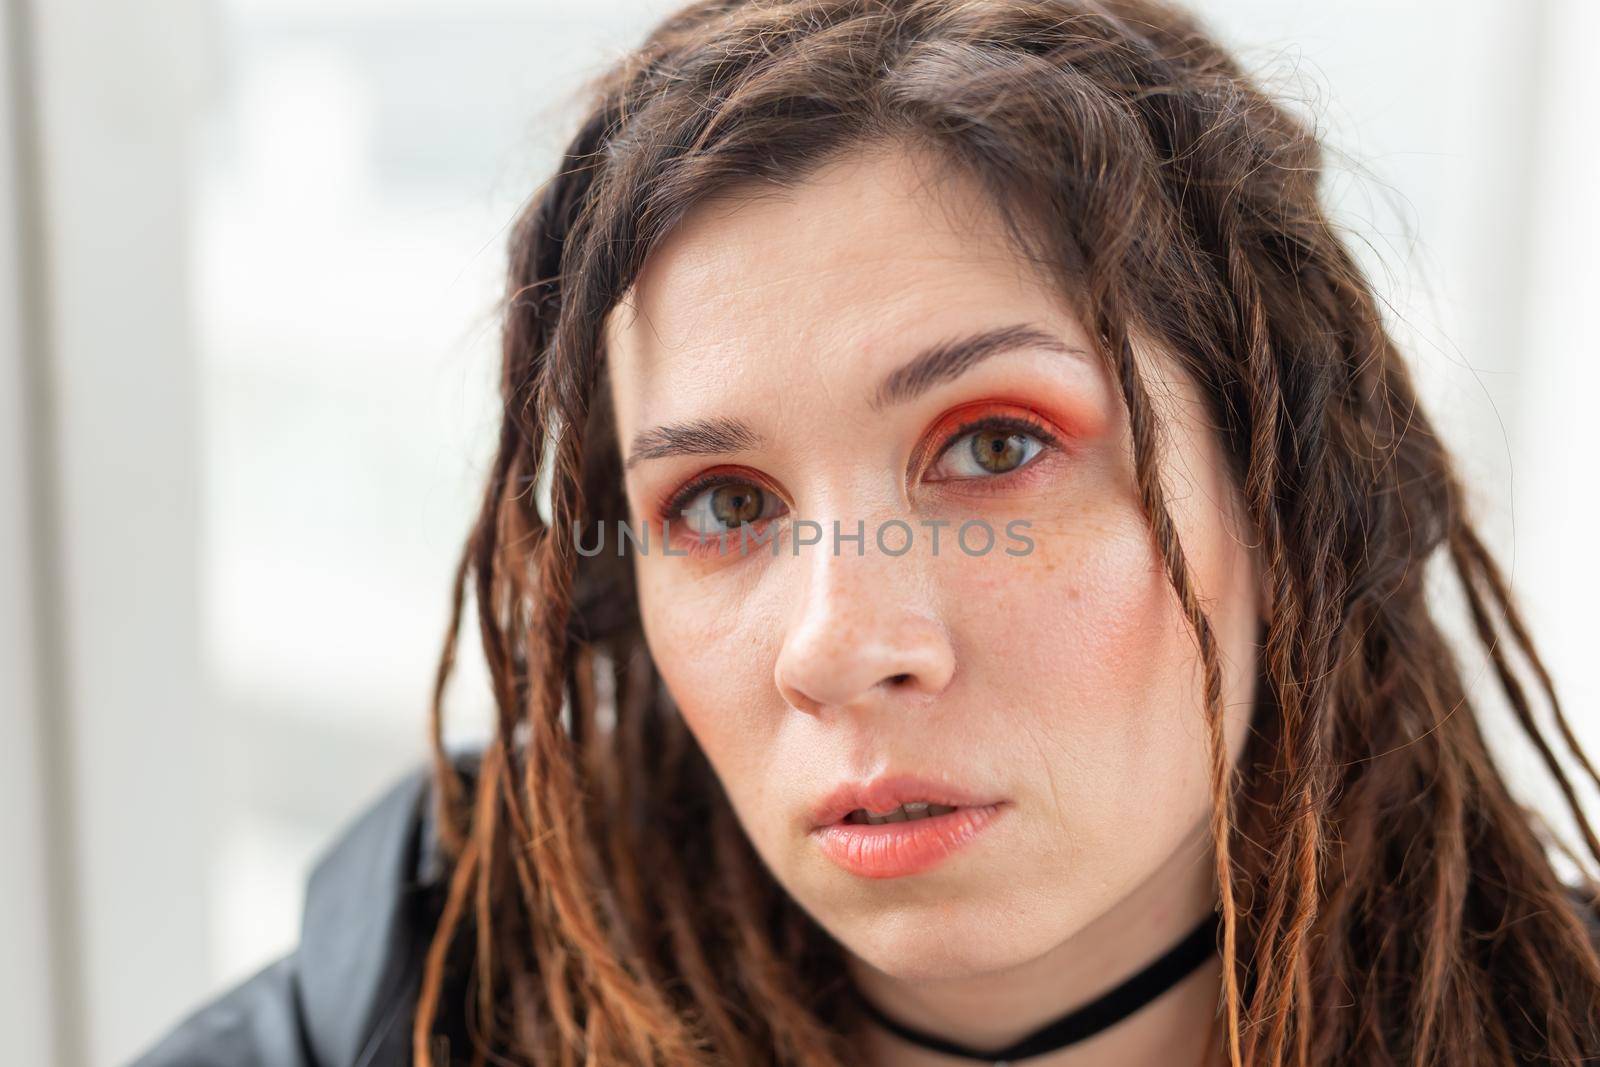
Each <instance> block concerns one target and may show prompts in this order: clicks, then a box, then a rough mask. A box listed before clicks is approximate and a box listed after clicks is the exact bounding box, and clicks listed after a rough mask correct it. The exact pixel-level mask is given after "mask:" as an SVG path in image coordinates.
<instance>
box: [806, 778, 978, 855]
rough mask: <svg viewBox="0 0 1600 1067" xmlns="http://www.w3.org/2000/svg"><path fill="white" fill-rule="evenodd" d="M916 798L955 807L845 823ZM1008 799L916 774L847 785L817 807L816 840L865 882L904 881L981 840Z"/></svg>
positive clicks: (815, 816)
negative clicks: (905, 818)
mask: <svg viewBox="0 0 1600 1067" xmlns="http://www.w3.org/2000/svg"><path fill="white" fill-rule="evenodd" d="M911 800H926V801H928V802H929V803H933V804H941V805H944V806H947V807H953V808H955V809H956V810H955V811H952V812H946V813H945V814H943V815H931V816H928V817H927V818H923V819H917V820H915V821H913V822H892V823H883V824H881V825H876V826H875V825H872V824H871V823H850V822H845V821H843V820H844V819H845V817H846V816H848V815H849V814H850V813H851V812H853V811H855V810H856V809H857V808H865V809H867V810H868V811H887V810H889V809H890V808H894V807H898V806H899V805H901V804H903V803H905V802H906V801H911ZM1006 806H1007V801H1005V800H1004V799H1000V798H996V797H993V796H985V795H981V794H978V793H974V792H972V791H969V790H966V789H961V788H958V787H955V786H951V785H949V784H947V783H944V782H936V781H931V780H928V779H925V778H918V777H915V776H912V775H894V776H889V777H882V778H875V779H873V780H872V781H870V782H865V783H845V784H844V785H841V786H840V787H838V788H837V789H835V790H833V791H832V792H831V793H829V794H828V795H827V796H826V797H824V798H823V799H822V800H821V801H819V802H818V803H817V804H816V805H815V806H814V807H813V808H812V814H811V819H812V829H811V836H812V838H813V839H815V840H816V842H817V845H818V847H819V848H820V849H821V850H822V853H823V854H824V855H825V856H827V857H828V858H829V859H830V860H832V861H833V862H834V863H836V864H838V865H839V866H840V867H842V868H844V869H845V870H846V871H848V872H849V873H851V874H854V875H857V876H859V877H862V878H901V877H905V876H907V875H912V874H918V873H921V872H923V871H927V870H931V869H932V868H933V867H935V866H937V865H938V864H940V863H942V862H944V860H946V859H948V858H949V857H950V856H951V855H953V854H955V853H956V852H957V851H958V850H960V849H961V848H963V847H965V846H966V845H967V844H968V843H970V842H971V841H972V840H973V839H974V838H976V837H978V836H979V835H980V834H981V833H982V832H983V831H984V830H985V829H987V828H988V827H989V826H990V824H992V823H993V822H994V821H995V819H996V818H997V817H998V816H999V815H1000V814H1001V813H1002V812H1003V811H1004V810H1005V807H1006Z"/></svg>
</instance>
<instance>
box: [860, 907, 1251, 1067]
mask: <svg viewBox="0 0 1600 1067" xmlns="http://www.w3.org/2000/svg"><path fill="white" fill-rule="evenodd" d="M1220 922H1221V916H1219V915H1218V914H1217V913H1216V912H1211V913H1210V914H1208V915H1207V916H1206V917H1205V918H1204V919H1201V920H1200V924H1199V925H1198V926H1196V927H1195V928H1194V929H1193V930H1191V931H1190V932H1189V935H1188V936H1187V937H1185V938H1184V939H1183V940H1182V941H1179V942H1178V943H1177V944H1176V945H1173V946H1172V947H1171V948H1170V949H1168V950H1167V951H1166V953H1165V954H1164V955H1162V956H1161V957H1160V958H1159V959H1156V960H1154V961H1152V962H1151V963H1150V965H1149V966H1147V967H1145V968H1144V969H1143V970H1141V971H1140V972H1139V973H1138V974H1135V975H1134V976H1133V977H1131V978H1129V979H1128V980H1127V981H1126V982H1123V983H1122V984H1121V985H1118V986H1117V987H1116V988H1114V989H1111V990H1109V991H1107V992H1105V993H1103V994H1101V995H1100V996H1098V997H1096V998H1095V999H1093V1000H1091V1001H1090V1002H1089V1003H1087V1004H1084V1005H1082V1006H1080V1007H1077V1008H1073V1009H1072V1010H1071V1011H1069V1012H1067V1013H1066V1014H1065V1015H1063V1016H1061V1017H1060V1018H1058V1019H1056V1020H1055V1021H1054V1022H1050V1023H1046V1024H1045V1025H1044V1026H1042V1027H1040V1028H1039V1029H1037V1030H1035V1031H1034V1032H1033V1033H1031V1034H1029V1035H1028V1036H1026V1037H1024V1038H1022V1039H1021V1040H1020V1041H1015V1042H1012V1043H1011V1044H1010V1045H1007V1046H1006V1047H1005V1048H1003V1049H999V1050H997V1051H994V1052H981V1051H979V1050H978V1049H975V1048H970V1047H968V1046H966V1045H962V1044H959V1043H957V1042H955V1041H947V1040H945V1039H944V1038H942V1037H935V1036H934V1035H933V1034H929V1033H924V1032H923V1031H921V1030H918V1029H915V1028H914V1027H910V1026H907V1025H906V1024H905V1023H902V1022H899V1021H897V1020H895V1019H891V1018H889V1017H888V1016H887V1015H885V1014H884V1013H883V1012H882V1011H880V1010H879V1009H878V1008H877V1007H876V1006H875V1005H874V1004H873V1003H872V1002H871V1001H870V1000H868V999H867V998H865V997H861V996H859V995H858V998H857V999H858V1000H859V1001H860V1003H861V1007H862V1008H863V1010H865V1011H866V1013H867V1015H868V1016H870V1017H871V1018H872V1020H873V1021H874V1022H876V1023H877V1024H878V1025H880V1026H882V1027H883V1028H884V1029H886V1030H888V1031H890V1032H891V1033H894V1034H897V1035H899V1036H900V1037H902V1038H904V1039H905V1040H907V1041H909V1042H911V1043H912V1044H913V1045H921V1046H922V1047H923V1048H925V1049H929V1050H931V1051H933V1052H942V1053H944V1054H945V1055H946V1056H959V1057H961V1058H963V1059H969V1060H978V1061H980V1062H982V1063H988V1064H992V1065H993V1067H1006V1065H1007V1064H1011V1063H1015V1062H1016V1061H1018V1060H1025V1059H1027V1058H1028V1057H1030V1056H1042V1055H1043V1054H1044V1053H1046V1052H1054V1051H1055V1050H1056V1049H1059V1048H1065V1047H1066V1046H1068V1045H1071V1044H1075V1043H1077V1042H1079V1041H1082V1040H1083V1039H1084V1038H1086V1037H1091V1036H1093V1035H1094V1034H1098V1033H1099V1032H1100V1031H1102V1030H1104V1029H1106V1028H1107V1027H1110V1026H1112V1025H1113V1024H1115V1023H1119V1022H1121V1021H1122V1020H1123V1019H1126V1018H1127V1017H1128V1016H1130V1015H1132V1014H1133V1013H1134V1012H1136V1011H1138V1010H1139V1009H1140V1008H1142V1007H1144V1006H1145V1005H1146V1004H1148V1003H1150V1002H1151V1001H1152V1000H1154V999H1156V998H1157V997H1159V996H1160V995H1161V994H1162V993H1165V992H1166V991H1167V990H1169V989H1171V988H1172V987H1173V986H1175V985H1177V984H1178V983H1179V982H1180V981H1182V980H1183V979H1185V978H1187V977H1188V976H1189V975H1191V974H1193V973H1194V971H1195V968H1197V967H1199V966H1200V965H1201V964H1202V963H1204V962H1205V961H1206V960H1207V959H1208V958H1210V956H1211V955H1212V953H1214V952H1215V951H1216V949H1217V930H1218V927H1219V924H1220Z"/></svg>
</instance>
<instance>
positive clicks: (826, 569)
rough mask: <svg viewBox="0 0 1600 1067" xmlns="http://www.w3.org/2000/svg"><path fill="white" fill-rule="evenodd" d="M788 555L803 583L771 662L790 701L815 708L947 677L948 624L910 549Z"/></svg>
mask: <svg viewBox="0 0 1600 1067" xmlns="http://www.w3.org/2000/svg"><path fill="white" fill-rule="evenodd" d="M807 551H810V552H811V553H812V554H811V555H810V556H809V558H808V557H807V555H806V552H807ZM791 563H793V564H795V565H796V567H797V574H798V576H799V578H800V580H801V581H802V582H803V585H804V588H803V589H802V590H801V591H800V593H799V596H798V597H797V598H796V603H795V606H794V609H793V611H792V613H791V616H790V619H789V625H788V628H787V630H786V632H785V635H784V640H783V645H782V647H781V648H780V649H779V651H778V659H777V663H776V664H775V666H774V668H773V676H774V681H775V682H776V683H777V686H778V692H779V694H781V695H782V697H783V699H784V700H785V701H787V702H788V703H789V704H790V705H791V706H793V707H795V708H798V709H799V710H801V711H804V712H807V713H810V714H816V713H818V712H820V711H822V710H823V709H825V708H844V707H851V706H858V705H860V704H862V703H864V702H866V701H869V700H872V699H884V698H887V697H891V696H893V695H895V694H907V695H911V694H917V695H922V696H934V695H937V694H938V693H940V692H942V691H943V690H944V689H945V687H946V686H948V685H949V684H950V678H951V676H952V675H953V674H954V673H955V651H954V649H953V648H952V646H951V641H950V634H949V632H948V630H947V628H946V627H945V625H944V623H943V622H942V621H941V619H940V618H939V616H938V613H937V610H936V609H935V608H934V606H933V604H932V603H931V601H932V598H931V597H930V596H928V595H927V591H928V590H927V583H926V581H925V578H926V576H925V575H924V574H923V573H922V572H921V569H920V568H919V567H918V566H917V565H916V563H915V562H914V561H913V559H912V557H911V556H905V557H897V556H888V555H884V554H882V553H874V552H873V550H872V548H871V547H868V548H867V549H866V552H865V554H864V555H861V556H857V555H855V554H853V553H851V552H846V553H844V554H838V555H835V554H832V553H830V551H829V550H828V548H827V545H826V544H819V545H813V546H808V549H805V550H802V553H801V556H800V558H799V559H796V560H791Z"/></svg>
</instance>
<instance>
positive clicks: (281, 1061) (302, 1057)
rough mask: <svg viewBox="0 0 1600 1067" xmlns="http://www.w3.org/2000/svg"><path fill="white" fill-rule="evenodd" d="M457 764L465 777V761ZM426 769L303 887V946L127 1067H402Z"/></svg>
mask: <svg viewBox="0 0 1600 1067" xmlns="http://www.w3.org/2000/svg"><path fill="white" fill-rule="evenodd" d="M456 763H457V766H458V767H460V768H461V769H462V770H463V771H464V772H466V773H468V774H470V773H471V770H472V769H473V767H474V766H475V764H476V758H475V757H474V756H471V755H463V756H458V757H457V758H456ZM431 791H432V786H431V767H423V768H419V769H417V770H415V771H413V772H412V773H411V774H410V775H408V776H407V777H406V778H405V779H404V780H402V781H401V782H400V783H399V784H398V785H396V786H394V787H393V788H392V789H390V790H389V792H388V793H386V794H384V795H383V797H382V798H381V799H379V800H378V801H377V802H376V803H375V804H373V805H371V806H370V807H368V808H367V809H366V810H365V811H364V812H362V814H361V815H360V816H359V817H358V818H357V819H356V821H355V822H354V823H353V824H352V825H350V826H349V827H348V828H346V829H345V830H344V831H343V833H342V834H341V835H340V836H339V838H338V839H337V840H336V841H335V842H334V843H333V845H332V846H331V847H330V848H329V849H328V850H327V851H326V852H325V853H324V854H323V856H322V858H321V859H320V860H319V861H318V863H317V865H316V867H315V869H314V870H313V872H312V875H311V880H310V882H309V884H308V885H307V888H306V897H305V908H304V915H303V919H302V921H301V926H300V944H299V947H298V948H296V949H295V950H294V951H293V952H291V953H290V954H289V955H287V956H285V957H284V958H283V959H280V960H278V961H277V962H275V963H273V964H271V965H269V966H267V967H265V968H263V969H262V970H261V971H259V972H257V973H256V974H255V975H253V976H252V977H251V978H249V979H247V980H246V981H244V982H243V983H241V984H240V985H238V986H236V987H234V988H233V989H231V990H229V991H228V992H227V993H225V994H223V995H222V996H220V997H219V998H217V999H216V1000H214V1001H212V1002H210V1003H208V1004H206V1005H204V1006H202V1007H201V1008H200V1009H199V1010H198V1011H196V1012H195V1013H194V1014H192V1015H190V1016H189V1017H188V1018H187V1019H185V1020H184V1021H183V1022H182V1023H180V1024H179V1025H178V1026H177V1027H176V1028H175V1029H174V1030H172V1032H170V1033H169V1034H167V1036H166V1037H165V1038H163V1039H162V1040H161V1042H160V1043H159V1044H157V1045H156V1046H155V1047H154V1048H152V1049H150V1050H149V1051H148V1052H146V1053H145V1054H144V1055H142V1056H140V1057H139V1058H138V1059H136V1060H134V1061H133V1064H132V1065H131V1067H403V1065H408V1064H410V1063H411V1015H412V1011H413V1008H414V1007H415V1004H416V997H417V984H418V980H419V979H420V976H421V973H422V962H423V958H424V955H425V954H426V952H427V946H428V938H429V935H430V934H431V932H432V929H433V925H434V921H435V918H436V917H437V914H438V908H439V907H440V905H441V903H442V893H443V884H442V883H443V874H444V870H443V863H442V861H441V857H440V853H439V848H438V841H437V838H436V835H435V834H434V820H433V805H432V803H431V799H432V798H431Z"/></svg>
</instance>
